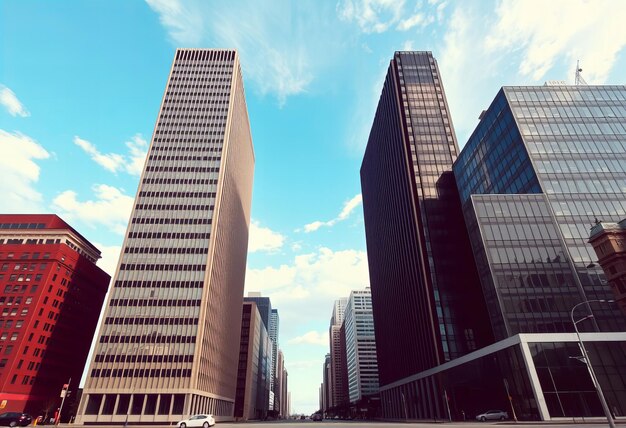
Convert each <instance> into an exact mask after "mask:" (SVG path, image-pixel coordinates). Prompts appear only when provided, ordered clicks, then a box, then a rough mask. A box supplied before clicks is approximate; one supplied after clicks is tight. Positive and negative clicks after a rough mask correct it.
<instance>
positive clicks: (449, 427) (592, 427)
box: [215, 420, 626, 428]
mask: <svg viewBox="0 0 626 428" xmlns="http://www.w3.org/2000/svg"><path fill="white" fill-rule="evenodd" d="M271 426H277V427H280V428H298V427H305V426H307V427H308V428H313V427H314V426H315V427H332V428H357V427H361V426H363V427H366V428H379V427H380V428H386V427H407V426H412V427H416V428H429V427H432V428H512V427H514V426H516V427H519V428H539V427H552V428H606V427H607V426H608V424H606V423H604V424H602V423H593V424H583V423H576V424H574V423H567V422H559V423H554V422H553V423H541V422H533V423H529V424H524V423H517V424H516V423H495V422H494V423H490V422H487V423H480V422H463V423H445V424H441V423H405V422H396V423H393V422H372V421H349V422H346V421H322V422H314V421H311V420H304V421H300V420H297V421H274V422H246V423H228V422H221V423H218V424H217V425H216V426H215V428H227V427H228V428H242V427H246V428H265V427H271ZM622 426H624V427H626V425H622Z"/></svg>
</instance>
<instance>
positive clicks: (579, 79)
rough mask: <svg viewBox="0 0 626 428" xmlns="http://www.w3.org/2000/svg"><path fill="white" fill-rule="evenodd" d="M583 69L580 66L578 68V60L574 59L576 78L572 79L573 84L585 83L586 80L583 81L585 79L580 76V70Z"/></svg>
mask: <svg viewBox="0 0 626 428" xmlns="http://www.w3.org/2000/svg"><path fill="white" fill-rule="evenodd" d="M582 71H583V69H582V68H580V60H578V61H576V78H575V80H574V84H575V85H586V84H587V82H585V79H583V76H581V74H580V73H581V72H582Z"/></svg>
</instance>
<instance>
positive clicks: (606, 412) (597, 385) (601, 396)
mask: <svg viewBox="0 0 626 428" xmlns="http://www.w3.org/2000/svg"><path fill="white" fill-rule="evenodd" d="M594 302H599V303H613V302H614V301H613V300H604V299H595V300H585V301H584V302H580V303H578V304H577V305H574V307H573V308H572V310H571V311H570V318H571V320H572V324H574V330H576V336H577V337H578V346H579V347H580V351H581V352H582V358H581V360H582V361H583V362H584V363H585V365H586V366H587V370H589V376H591V381H592V382H593V386H594V387H595V388H596V392H597V393H598V398H599V399H600V404H602V409H603V410H604V415H605V416H606V419H607V420H608V422H609V426H610V427H611V428H615V421H614V420H613V416H612V415H611V411H610V410H609V406H608V405H607V404H606V399H605V398H604V394H603V393H602V388H601V387H600V382H598V378H597V377H596V373H595V372H594V371H593V366H592V365H591V361H590V360H589V355H588V354H587V349H585V344H584V343H583V340H582V338H581V337H580V332H579V331H578V323H579V322H582V321H584V320H586V319H589V318H593V314H590V315H587V316H586V317H584V318H581V319H579V320H578V321H575V320H574V311H575V310H576V308H577V307H579V306H581V305H585V304H587V305H588V304H589V303H594Z"/></svg>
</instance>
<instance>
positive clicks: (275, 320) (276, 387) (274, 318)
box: [269, 309, 280, 413]
mask: <svg viewBox="0 0 626 428" xmlns="http://www.w3.org/2000/svg"><path fill="white" fill-rule="evenodd" d="M278 327H279V317H278V309H272V314H271V315H270V330H269V334H270V339H272V373H271V378H270V379H271V391H272V392H273V393H274V405H273V406H272V409H273V410H274V411H275V412H276V413H279V412H280V383H279V382H278V380H277V378H278V331H279V330H278Z"/></svg>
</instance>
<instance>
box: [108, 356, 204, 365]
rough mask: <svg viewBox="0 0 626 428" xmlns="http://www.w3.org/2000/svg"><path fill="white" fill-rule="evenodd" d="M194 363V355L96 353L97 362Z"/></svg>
mask: <svg viewBox="0 0 626 428" xmlns="http://www.w3.org/2000/svg"><path fill="white" fill-rule="evenodd" d="M102 362H105V363H112V362H116V363H136V362H141V363H192V362H193V355H111V354H109V355H104V354H100V355H96V363H102Z"/></svg>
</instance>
